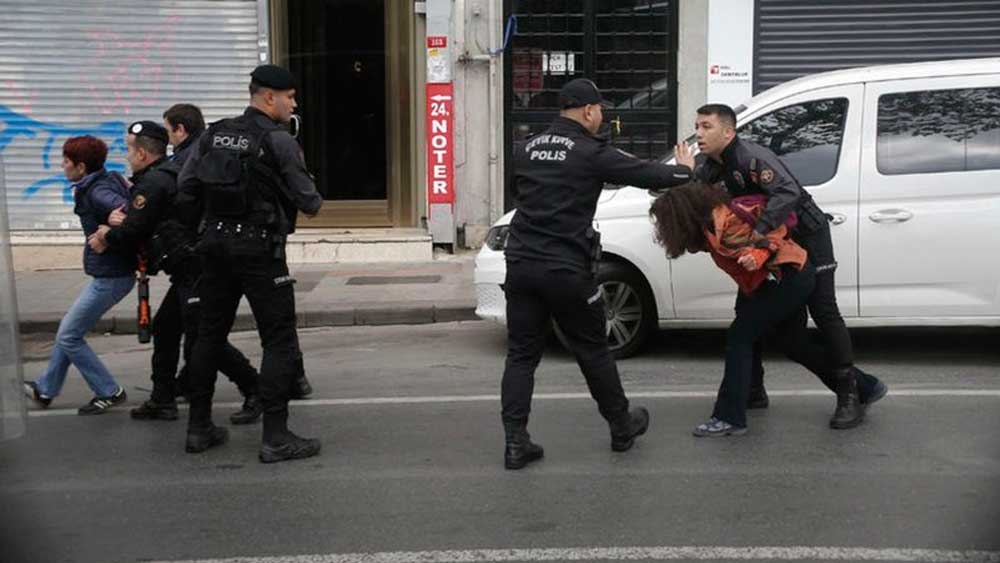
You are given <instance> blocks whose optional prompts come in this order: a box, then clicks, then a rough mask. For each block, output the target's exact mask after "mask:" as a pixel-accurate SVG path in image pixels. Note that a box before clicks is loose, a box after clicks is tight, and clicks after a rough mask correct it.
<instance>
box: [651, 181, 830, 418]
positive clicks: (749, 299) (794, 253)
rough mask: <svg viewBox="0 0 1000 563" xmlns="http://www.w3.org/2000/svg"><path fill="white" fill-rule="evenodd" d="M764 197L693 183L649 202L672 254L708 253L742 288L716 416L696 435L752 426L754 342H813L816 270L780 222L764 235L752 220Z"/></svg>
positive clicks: (785, 345)
mask: <svg viewBox="0 0 1000 563" xmlns="http://www.w3.org/2000/svg"><path fill="white" fill-rule="evenodd" d="M766 203H767V200H766V199H765V198H764V197H762V196H745V197H740V198H736V199H734V200H730V198H729V195H728V193H727V192H726V190H725V189H722V188H720V187H718V186H708V185H705V184H701V183H690V184H687V185H685V186H681V187H678V188H673V189H670V190H668V191H666V192H665V193H663V194H662V195H660V196H659V197H658V198H657V199H656V200H655V201H654V202H653V205H652V207H651V208H650V215H651V216H652V218H653V220H654V223H655V228H656V239H657V242H659V243H660V244H661V245H662V246H663V247H664V248H665V249H666V253H667V255H668V256H669V257H671V258H677V257H679V256H681V255H682V254H685V253H692V254H693V253H696V252H708V253H710V254H711V256H712V259H713V260H714V261H715V263H716V265H717V266H719V268H721V269H722V270H723V271H725V272H726V273H727V274H729V275H730V276H731V277H732V278H733V280H734V281H735V282H736V284H737V285H738V286H739V294H738V296H737V299H736V318H735V319H734V320H733V322H732V324H731V325H730V326H729V329H728V331H727V332H726V366H725V372H724V375H723V378H722V384H721V386H720V387H719V393H718V396H717V398H716V401H715V408H714V410H713V411H712V417H711V418H710V419H709V420H708V421H707V422H705V423H703V424H700V425H698V426H697V427H696V428H695V429H694V435H695V436H738V435H742V434H745V433H746V432H747V418H746V410H747V399H748V397H749V394H750V378H751V370H752V366H753V354H754V342H756V341H757V340H758V339H759V338H761V337H762V336H763V335H765V334H766V333H769V332H770V331H772V330H775V331H776V332H777V338H776V341H777V343H778V344H779V345H781V346H782V347H783V348H785V349H786V350H788V349H789V347H795V346H798V345H801V343H803V342H804V341H806V340H808V335H807V334H806V324H805V316H804V315H803V314H802V313H804V312H805V303H806V300H807V299H808V297H809V295H810V293H812V291H813V286H814V283H815V271H814V269H813V267H812V266H811V265H810V263H809V261H808V256H807V254H806V251H805V250H804V249H803V248H802V247H800V246H799V245H798V244H796V243H795V242H794V241H792V240H791V239H790V238H789V232H788V231H789V227H788V226H786V225H781V226H779V227H778V228H777V229H775V230H774V231H772V232H770V233H768V234H767V236H766V237H765V238H764V239H760V238H759V237H755V236H754V233H753V225H754V223H755V222H756V218H757V216H759V214H760V212H761V211H763V209H764V207H765V205H766Z"/></svg>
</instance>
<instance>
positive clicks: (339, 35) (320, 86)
mask: <svg viewBox="0 0 1000 563" xmlns="http://www.w3.org/2000/svg"><path fill="white" fill-rule="evenodd" d="M287 6H288V8H287V9H288V64H289V67H290V68H291V70H292V72H293V73H295V75H296V76H297V77H298V78H299V82H300V88H299V91H298V93H297V97H298V101H299V113H300V114H301V115H302V117H303V127H302V140H303V146H304V149H305V155H306V161H307V163H308V165H309V168H310V170H311V171H312V172H313V174H314V175H315V176H316V185H317V187H318V188H319V190H320V192H321V193H322V194H323V197H324V199H325V200H327V202H328V204H327V205H325V206H324V211H328V212H335V213H334V214H333V215H336V216H352V217H355V218H357V217H358V213H361V214H364V213H366V212H373V211H376V210H377V212H375V213H374V214H375V215H380V217H379V218H376V217H374V216H373V217H372V221H371V222H372V223H374V224H378V223H379V222H382V223H384V222H385V221H386V219H385V210H386V209H387V206H386V205H385V201H386V199H387V181H386V170H387V167H386V165H387V162H386V161H387V157H386V72H385V70H386V67H385V64H386V49H385V44H386V40H385V39H386V38H385V17H386V14H385V0H310V1H308V2H303V1H292V2H288V4H287ZM352 208H354V209H352ZM355 212H357V213H355ZM322 216H323V214H322V213H321V218H322ZM352 222H353V221H352Z"/></svg>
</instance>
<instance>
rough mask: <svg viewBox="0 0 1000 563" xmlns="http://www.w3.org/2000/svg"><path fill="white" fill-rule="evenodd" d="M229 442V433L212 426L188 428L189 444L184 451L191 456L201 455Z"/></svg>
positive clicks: (186, 444)
mask: <svg viewBox="0 0 1000 563" xmlns="http://www.w3.org/2000/svg"><path fill="white" fill-rule="evenodd" d="M228 440H229V431H228V430H226V429H225V428H222V427H219V426H216V425H214V424H212V425H211V426H206V427H199V428H191V427H188V432H187V442H186V443H185V444H184V451H186V452H187V453H189V454H197V453H201V452H203V451H205V450H207V449H209V448H214V447H215V446H221V445H222V444H225V443H226V442H227V441H228Z"/></svg>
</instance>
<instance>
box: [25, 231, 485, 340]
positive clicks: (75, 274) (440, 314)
mask: <svg viewBox="0 0 1000 563" xmlns="http://www.w3.org/2000/svg"><path fill="white" fill-rule="evenodd" d="M474 258H475V252H474V251H468V250H467V251H463V252H460V253H458V254H454V255H451V254H447V253H444V252H436V253H435V256H434V260H433V261H430V262H405V263H404V262H398V263H386V262H380V263H371V264H365V263H331V264H329V265H321V264H291V265H290V266H289V267H290V270H291V273H292V275H293V276H294V277H295V279H296V280H297V282H296V284H295V298H296V312H297V314H298V319H299V327H300V328H306V327H323V326H350V325H388V324H425V323H433V322H448V321H459V320H472V319H475V318H476V316H475V313H474V312H475V308H476V296H475V289H474V287H473V283H472V270H473V260H474ZM89 279H90V278H88V277H87V276H86V275H85V274H84V273H83V271H82V270H43V271H32V272H17V273H16V276H15V280H16V283H17V298H18V299H17V306H18V316H19V318H20V329H21V333H22V334H29V333H39V332H50V333H54V332H55V331H56V329H57V328H58V326H59V321H60V320H61V319H62V317H63V315H64V314H65V312H66V310H67V309H68V308H69V306H70V305H72V303H73V301H74V300H75V299H76V297H77V295H78V294H79V293H80V291H81V289H82V288H83V287H84V285H85V284H87V283H88V281H89ZM167 284H168V279H167V277H166V276H163V275H159V276H155V277H152V278H150V283H149V287H150V300H151V302H152V303H153V305H154V308H153V311H154V312H155V311H156V308H157V307H158V306H159V302H160V300H162V299H163V294H164V293H165V292H166V289H167ZM136 299H137V298H136V294H135V291H133V292H132V293H131V294H130V295H129V296H127V297H126V298H125V299H123V300H122V301H121V303H119V304H118V305H117V306H115V307H114V308H113V309H112V310H111V311H110V312H108V313H107V314H106V315H105V316H104V318H103V319H102V320H101V322H100V323H98V326H97V327H96V328H95V331H97V332H102V333H103V332H110V333H115V334H134V333H135V332H136ZM255 328H256V325H255V323H254V319H253V316H252V314H251V313H250V307H249V306H248V305H247V302H246V300H245V299H244V300H243V301H242V302H241V303H240V308H239V311H238V313H237V317H236V323H235V325H234V326H233V330H234V331H239V330H253V329H255Z"/></svg>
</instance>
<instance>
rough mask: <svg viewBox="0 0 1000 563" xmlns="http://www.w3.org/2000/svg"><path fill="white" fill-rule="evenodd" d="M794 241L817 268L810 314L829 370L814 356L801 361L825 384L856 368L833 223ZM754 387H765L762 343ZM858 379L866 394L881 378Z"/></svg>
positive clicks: (799, 235) (757, 353)
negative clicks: (839, 285)
mask: <svg viewBox="0 0 1000 563" xmlns="http://www.w3.org/2000/svg"><path fill="white" fill-rule="evenodd" d="M793 238H794V240H795V242H797V243H798V244H799V245H800V246H802V248H804V249H805V250H806V252H808V253H809V261H810V262H812V263H813V265H814V266H815V267H816V287H815V288H814V289H813V293H812V295H810V296H809V299H808V300H807V302H806V307H807V308H808V310H809V315H810V316H812V318H813V322H815V323H816V328H818V329H819V332H820V334H821V335H822V340H823V348H824V349H825V351H826V354H827V355H826V358H825V361H824V362H823V363H822V365H825V368H824V369H822V370H817V369H814V368H817V367H818V365H820V364H817V362H816V361H814V359H813V358H812V357H811V356H810V360H809V362H808V363H803V362H799V363H801V364H802V365H804V366H805V367H807V368H808V369H809V370H810V371H812V372H813V373H815V374H817V375H820V376H821V378H822V377H825V378H826V379H824V383H827V382H828V381H832V376H831V375H829V374H830V373H831V372H832V371H842V370H845V369H849V368H851V367H852V366H853V365H854V347H853V345H852V343H851V334H850V333H849V332H848V331H847V324H845V323H844V318H843V317H842V316H841V315H840V307H839V306H838V305H837V282H836V280H835V278H834V274H835V272H836V269H837V260H836V258H835V257H834V255H833V239H832V238H831V235H830V224H829V223H824V224H823V225H822V226H821V227H820V228H818V229H817V230H815V231H813V232H809V233H803V232H795V233H793ZM754 356H755V357H754V369H753V385H754V386H755V387H756V386H761V385H763V384H764V383H763V380H764V368H763V364H762V363H761V346H760V344H759V343H758V345H757V347H756V348H755V351H754ZM857 373H859V374H861V377H859V379H858V383H859V384H860V386H861V387H860V389H861V394H862V396H864V395H865V394H866V389H868V390H870V388H871V387H874V385H875V382H876V381H877V379H875V378H874V377H872V376H870V375H867V374H865V373H863V372H857Z"/></svg>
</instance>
